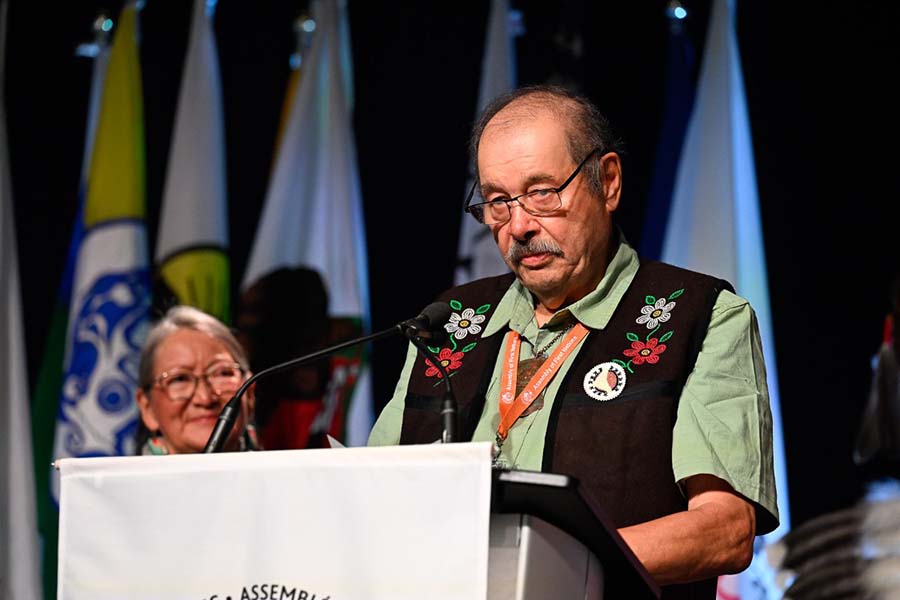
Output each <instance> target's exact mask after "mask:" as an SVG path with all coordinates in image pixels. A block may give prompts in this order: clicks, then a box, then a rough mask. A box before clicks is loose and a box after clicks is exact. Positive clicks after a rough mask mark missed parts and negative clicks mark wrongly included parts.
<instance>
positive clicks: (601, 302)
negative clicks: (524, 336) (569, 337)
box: [482, 233, 640, 337]
mask: <svg viewBox="0 0 900 600" xmlns="http://www.w3.org/2000/svg"><path fill="white" fill-rule="evenodd" d="M619 239H620V240H621V241H620V243H619V248H618V249H617V250H616V253H615V255H614V256H613V259H612V260H611V261H610V263H609V265H608V266H607V267H606V273H604V274H603V278H602V279H601V280H600V283H599V284H597V287H596V288H595V289H594V291H592V292H590V293H589V294H588V295H586V296H585V297H584V298H581V299H580V300H578V301H577V302H573V303H572V304H570V305H569V306H567V307H566V308H564V309H562V310H560V311H558V312H557V313H556V314H555V315H553V317H552V318H551V319H550V321H549V322H548V324H550V325H553V324H555V323H558V322H559V321H561V320H564V319H566V318H567V316H568V315H572V316H573V317H575V319H576V320H577V321H579V322H580V323H582V324H584V325H585V326H586V327H588V328H590V329H604V328H605V327H606V325H607V324H608V323H609V320H610V319H611V318H612V314H613V312H614V311H615V310H616V307H617V306H618V305H619V301H620V300H621V299H622V296H624V295H625V291H626V290H627V289H628V286H630V285H631V281H632V280H633V279H634V276H635V274H636V273H637V270H638V267H639V266H640V260H639V259H638V255H637V252H635V251H634V249H633V248H632V247H631V246H629V245H628V242H626V241H625V237H624V236H623V235H621V233H620V234H619ZM533 318H534V300H533V298H532V296H531V292H529V291H528V289H527V288H526V287H525V286H524V285H522V282H520V281H519V280H518V279H516V280H515V281H514V282H513V284H512V285H511V286H510V287H509V289H508V290H507V291H506V293H505V294H504V295H503V298H501V299H500V302H498V303H497V309H496V310H495V311H494V314H493V315H491V318H490V320H489V321H488V322H487V325H485V328H484V333H482V337H488V336H491V335H493V334H495V333H497V332H498V331H503V330H505V329H506V327H507V326H508V327H509V328H510V329H512V330H513V331H517V332H519V333H522V331H523V330H524V328H525V326H526V325H527V324H528V323H529V322H530V321H531V320H532V319H533Z"/></svg>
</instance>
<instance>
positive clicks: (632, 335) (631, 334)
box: [625, 331, 641, 342]
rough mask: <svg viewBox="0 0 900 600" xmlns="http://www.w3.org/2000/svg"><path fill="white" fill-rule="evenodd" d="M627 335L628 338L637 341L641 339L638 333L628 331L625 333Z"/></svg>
mask: <svg viewBox="0 0 900 600" xmlns="http://www.w3.org/2000/svg"><path fill="white" fill-rule="evenodd" d="M625 337H627V338H628V339H629V340H631V341H632V342H636V341H638V340H639V339H641V338H639V337H638V335H637V334H636V333H631V332H630V331H629V332H628V333H626V334H625Z"/></svg>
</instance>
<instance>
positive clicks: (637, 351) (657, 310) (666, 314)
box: [613, 288, 684, 373]
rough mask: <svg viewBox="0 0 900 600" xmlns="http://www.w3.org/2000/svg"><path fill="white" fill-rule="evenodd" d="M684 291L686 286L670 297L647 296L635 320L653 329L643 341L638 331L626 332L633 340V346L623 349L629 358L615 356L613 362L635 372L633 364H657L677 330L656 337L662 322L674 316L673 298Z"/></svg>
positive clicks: (626, 335)
mask: <svg viewBox="0 0 900 600" xmlns="http://www.w3.org/2000/svg"><path fill="white" fill-rule="evenodd" d="M683 293H684V288H681V289H680V290H675V291H674V292H672V293H671V294H669V295H668V297H663V298H656V296H650V295H647V296H645V297H644V302H645V303H646V305H645V306H644V307H642V308H641V316H639V317H638V318H637V319H636V320H635V323H636V324H638V325H644V326H646V328H647V329H649V330H651V331H650V332H649V333H648V334H647V335H646V336H644V339H643V341H642V340H641V337H640V336H639V335H638V334H636V333H632V332H630V331H629V332H628V333H626V334H625V337H626V338H628V341H629V342H631V348H627V349H625V350H623V351H622V354H624V355H625V356H627V357H628V359H629V360H628V362H625V361H624V360H621V359H618V358H614V359H613V362H614V363H616V364H618V365H619V366H621V367H622V368H623V369H625V370H626V371H628V372H629V373H634V369H632V368H631V366H632V365H642V364H644V363H647V364H651V365H655V364H656V363H658V362H659V357H660V355H661V354H662V353H663V352H665V351H666V344H665V342H667V341H668V340H669V339H670V338H671V337H672V336H673V335H675V331H674V330H670V331H666V332H665V333H663V334H662V335H660V336H659V337H656V333H657V332H658V331H659V330H660V329H661V328H662V325H660V323H666V322H668V320H669V319H671V318H672V310H673V309H674V308H675V302H673V300H675V298H678V297H679V296H681V295H682V294H683Z"/></svg>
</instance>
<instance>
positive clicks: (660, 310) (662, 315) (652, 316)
mask: <svg viewBox="0 0 900 600" xmlns="http://www.w3.org/2000/svg"><path fill="white" fill-rule="evenodd" d="M673 308H675V303H674V302H669V303H668V304H666V299H665V298H660V299H659V300H657V301H656V304H648V305H647V306H645V307H644V308H642V309H641V312H642V313H644V314H642V315H641V316H639V317H638V318H637V320H636V321H635V322H636V323H637V324H638V325H643V324H644V323H646V324H647V329H653V328H654V327H656V326H657V325H659V324H660V323H665V322H666V321H668V320H669V319H671V318H672V315H671V314H669V313H670V312H671V311H672V309H673Z"/></svg>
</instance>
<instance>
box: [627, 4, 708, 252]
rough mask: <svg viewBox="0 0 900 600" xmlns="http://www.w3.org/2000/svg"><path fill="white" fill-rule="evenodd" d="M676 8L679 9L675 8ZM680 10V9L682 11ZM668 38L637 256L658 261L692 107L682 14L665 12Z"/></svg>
mask: <svg viewBox="0 0 900 600" xmlns="http://www.w3.org/2000/svg"><path fill="white" fill-rule="evenodd" d="M679 8H680V7H679ZM682 10H683V9H682ZM667 13H668V15H669V39H668V43H667V47H666V88H665V89H666V91H665V105H664V106H663V117H662V131H661V132H660V136H659V142H658V145H657V147H656V158H655V160H654V162H653V179H652V181H651V182H650V190H649V192H648V193H647V208H646V215H647V217H646V219H645V220H644V231H643V235H642V236H641V246H640V252H639V254H640V255H641V256H642V257H644V258H650V259H654V260H658V259H659V257H660V253H661V251H662V242H663V239H664V238H665V227H666V220H665V219H660V218H659V215H667V214H668V213H669V206H670V204H671V202H672V187H673V184H674V182H675V172H676V170H677V169H678V161H679V158H680V156H681V147H682V146H683V145H684V134H685V131H686V130H687V125H688V119H689V118H690V116H691V108H692V107H693V106H694V91H695V90H694V68H695V65H694V63H695V59H694V45H693V43H692V41H691V37H690V35H688V32H687V31H686V28H685V23H684V18H685V15H684V14H681V15H678V14H676V13H675V11H672V10H670V11H667Z"/></svg>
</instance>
